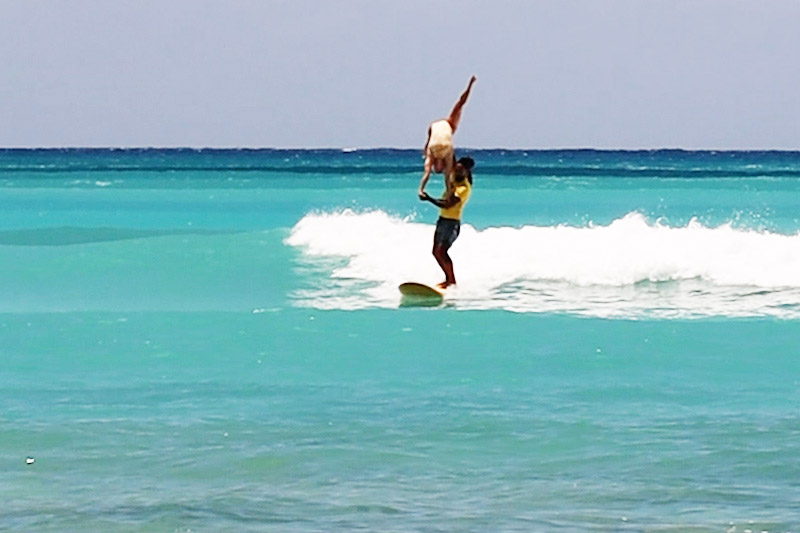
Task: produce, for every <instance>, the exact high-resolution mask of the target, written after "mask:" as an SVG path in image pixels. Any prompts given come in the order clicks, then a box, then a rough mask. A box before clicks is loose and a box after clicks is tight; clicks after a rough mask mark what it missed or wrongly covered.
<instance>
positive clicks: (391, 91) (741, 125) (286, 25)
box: [0, 0, 800, 149]
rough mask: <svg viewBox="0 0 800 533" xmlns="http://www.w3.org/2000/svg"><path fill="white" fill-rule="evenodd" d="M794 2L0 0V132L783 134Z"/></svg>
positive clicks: (530, 141) (799, 70) (534, 141)
mask: <svg viewBox="0 0 800 533" xmlns="http://www.w3.org/2000/svg"><path fill="white" fill-rule="evenodd" d="M798 28H800V1H798V0H774V1H770V0H766V1H764V0H761V1H756V0H752V1H734V0H727V1H721V0H680V1H669V2H667V1H648V0H629V1H622V0H613V1H588V0H553V1H504V0H498V1H473V0H458V1H455V0H453V1H450V0H446V1H445V0H442V1H436V0H430V1H417V0H402V1H400V0H398V1H381V0H371V1H366V0H364V1H341V2H334V1H324V0H318V1H310V0H286V1H276V0H264V1H242V0H226V1H215V2H212V1H189V0H169V1H165V0H158V1H155V0H91V1H90V0H64V1H57V0H50V1H46V0H0V146H6V147H8V146H194V147H205V146H215V147H236V146H242V147H245V146H246V147H379V146H389V147H412V148H421V146H422V145H423V144H424V142H425V134H426V130H427V126H428V123H429V122H430V121H431V120H433V119H436V118H439V117H441V116H444V115H446V114H447V113H448V112H449V110H450V108H451V107H452V105H453V103H454V102H455V100H456V98H457V97H458V95H459V94H460V92H461V91H462V90H463V89H464V88H465V86H466V83H467V80H468V78H469V76H470V75H471V74H473V73H475V74H476V75H477V76H478V82H477V83H476V84H475V87H474V89H473V94H472V97H471V99H470V101H469V103H468V104H467V107H466V108H465V110H464V115H463V119H462V123H461V128H460V130H459V131H458V133H457V135H456V142H457V144H458V145H460V146H464V147H478V148H480V147H483V148H488V147H508V148H563V147H595V148H658V147H673V148H688V149H694V148H714V149H725V148H776V149H800V30H798Z"/></svg>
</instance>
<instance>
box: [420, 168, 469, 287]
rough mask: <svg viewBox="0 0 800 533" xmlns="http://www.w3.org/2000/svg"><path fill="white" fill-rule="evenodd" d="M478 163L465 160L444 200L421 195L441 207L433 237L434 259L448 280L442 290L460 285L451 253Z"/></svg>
mask: <svg viewBox="0 0 800 533" xmlns="http://www.w3.org/2000/svg"><path fill="white" fill-rule="evenodd" d="M474 166H475V161H473V160H472V158H471V157H462V158H461V159H459V160H458V163H456V164H455V167H454V168H453V187H452V190H449V189H448V190H446V191H445V194H444V196H443V197H442V198H432V197H431V196H430V195H429V194H428V193H426V192H423V193H422V194H420V199H421V200H425V201H428V202H430V203H432V204H433V205H435V206H436V207H439V208H440V209H441V212H440V213H439V220H437V221H436V232H435V233H434V234H433V257H435V258H436V262H437V263H439V266H440V267H441V268H442V270H443V271H444V276H445V279H444V281H443V282H442V283H439V285H438V286H439V287H440V288H442V289H446V288H447V287H449V286H450V285H455V284H456V275H455V273H454V272H453V261H452V259H450V255H449V254H448V253H447V251H448V250H449V249H450V247H451V246H452V245H453V243H454V242H455V240H456V239H457V238H458V233H459V231H460V230H461V212H462V211H463V209H464V205H466V203H467V202H468V201H469V196H470V194H472V168H473V167H474Z"/></svg>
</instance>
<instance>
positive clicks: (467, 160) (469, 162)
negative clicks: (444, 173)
mask: <svg viewBox="0 0 800 533" xmlns="http://www.w3.org/2000/svg"><path fill="white" fill-rule="evenodd" d="M458 163H459V164H460V165H461V166H462V167H464V170H466V171H467V179H468V180H469V184H470V185H472V169H473V168H474V167H475V160H474V159H472V158H471V157H462V158H461V159H459V160H458Z"/></svg>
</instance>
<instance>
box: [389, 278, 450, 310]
mask: <svg viewBox="0 0 800 533" xmlns="http://www.w3.org/2000/svg"><path fill="white" fill-rule="evenodd" d="M398 289H400V294H402V295H403V298H402V304H403V305H420V306H425V305H429V306H434V305H439V304H441V303H442V301H443V300H444V293H443V292H442V290H441V289H438V288H436V287H431V286H429V285H425V284H424V283H417V282H415V281H408V282H406V283H401V284H400V286H399V287H398Z"/></svg>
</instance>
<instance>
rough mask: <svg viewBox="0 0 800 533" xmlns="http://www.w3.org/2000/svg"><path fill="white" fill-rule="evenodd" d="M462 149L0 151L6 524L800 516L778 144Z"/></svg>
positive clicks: (589, 522)
mask: <svg viewBox="0 0 800 533" xmlns="http://www.w3.org/2000/svg"><path fill="white" fill-rule="evenodd" d="M459 155H469V156H471V157H473V158H474V159H475V162H476V164H475V168H474V171H473V172H474V190H473V194H472V198H471V200H470V202H469V203H468V205H467V206H466V207H465V210H464V221H463V225H462V230H461V235H460V237H459V238H458V240H457V241H456V243H455V244H454V246H453V248H452V250H451V256H452V258H453V261H454V264H455V272H456V277H457V279H458V285H457V286H456V287H454V288H452V289H450V290H448V291H447V293H446V295H445V298H444V301H443V303H442V304H441V305H440V306H437V307H409V306H405V305H401V304H402V302H401V300H400V294H399V292H398V291H397V285H398V284H399V283H401V282H404V281H421V282H425V283H437V282H439V281H442V279H443V275H442V273H441V271H440V270H439V268H438V266H437V264H436V262H435V260H434V259H433V257H432V255H431V246H432V237H433V229H434V224H435V221H436V218H437V215H438V213H437V210H436V209H435V208H434V207H433V206H431V205H430V204H428V203H423V202H420V201H419V200H418V199H417V197H416V190H417V186H418V183H419V179H420V177H421V172H422V158H421V151H420V150H393V149H378V150H356V149H347V150H192V149H170V150H160V149H141V150H139V149H126V150H113V149H108V150H106V149H64V150H15V149H5V150H0V399H1V401H0V530H8V531H37V532H39V531H54V532H55V531H59V532H61V531H137V532H138V531H180V532H186V531H276V532H292V531H303V532H305V531H320V532H330V531H425V532H434V531H658V532H671V531H675V532H677V531H692V532H704V531H709V532H712V531H713V532H730V533H733V532H748V531H749V532H764V531H768V532H787V531H795V532H796V531H798V530H800V503H798V502H800V410H799V408H800V152H725V151H720V152H712V151H706V152H687V151H679V150H660V151H593V150H561V151H523V150H461V151H460V153H459ZM441 187H442V182H441V177H440V176H438V175H434V176H433V177H432V178H431V181H430V183H429V185H428V190H429V191H430V192H431V193H432V194H434V193H436V192H437V191H439V190H440V189H441Z"/></svg>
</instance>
